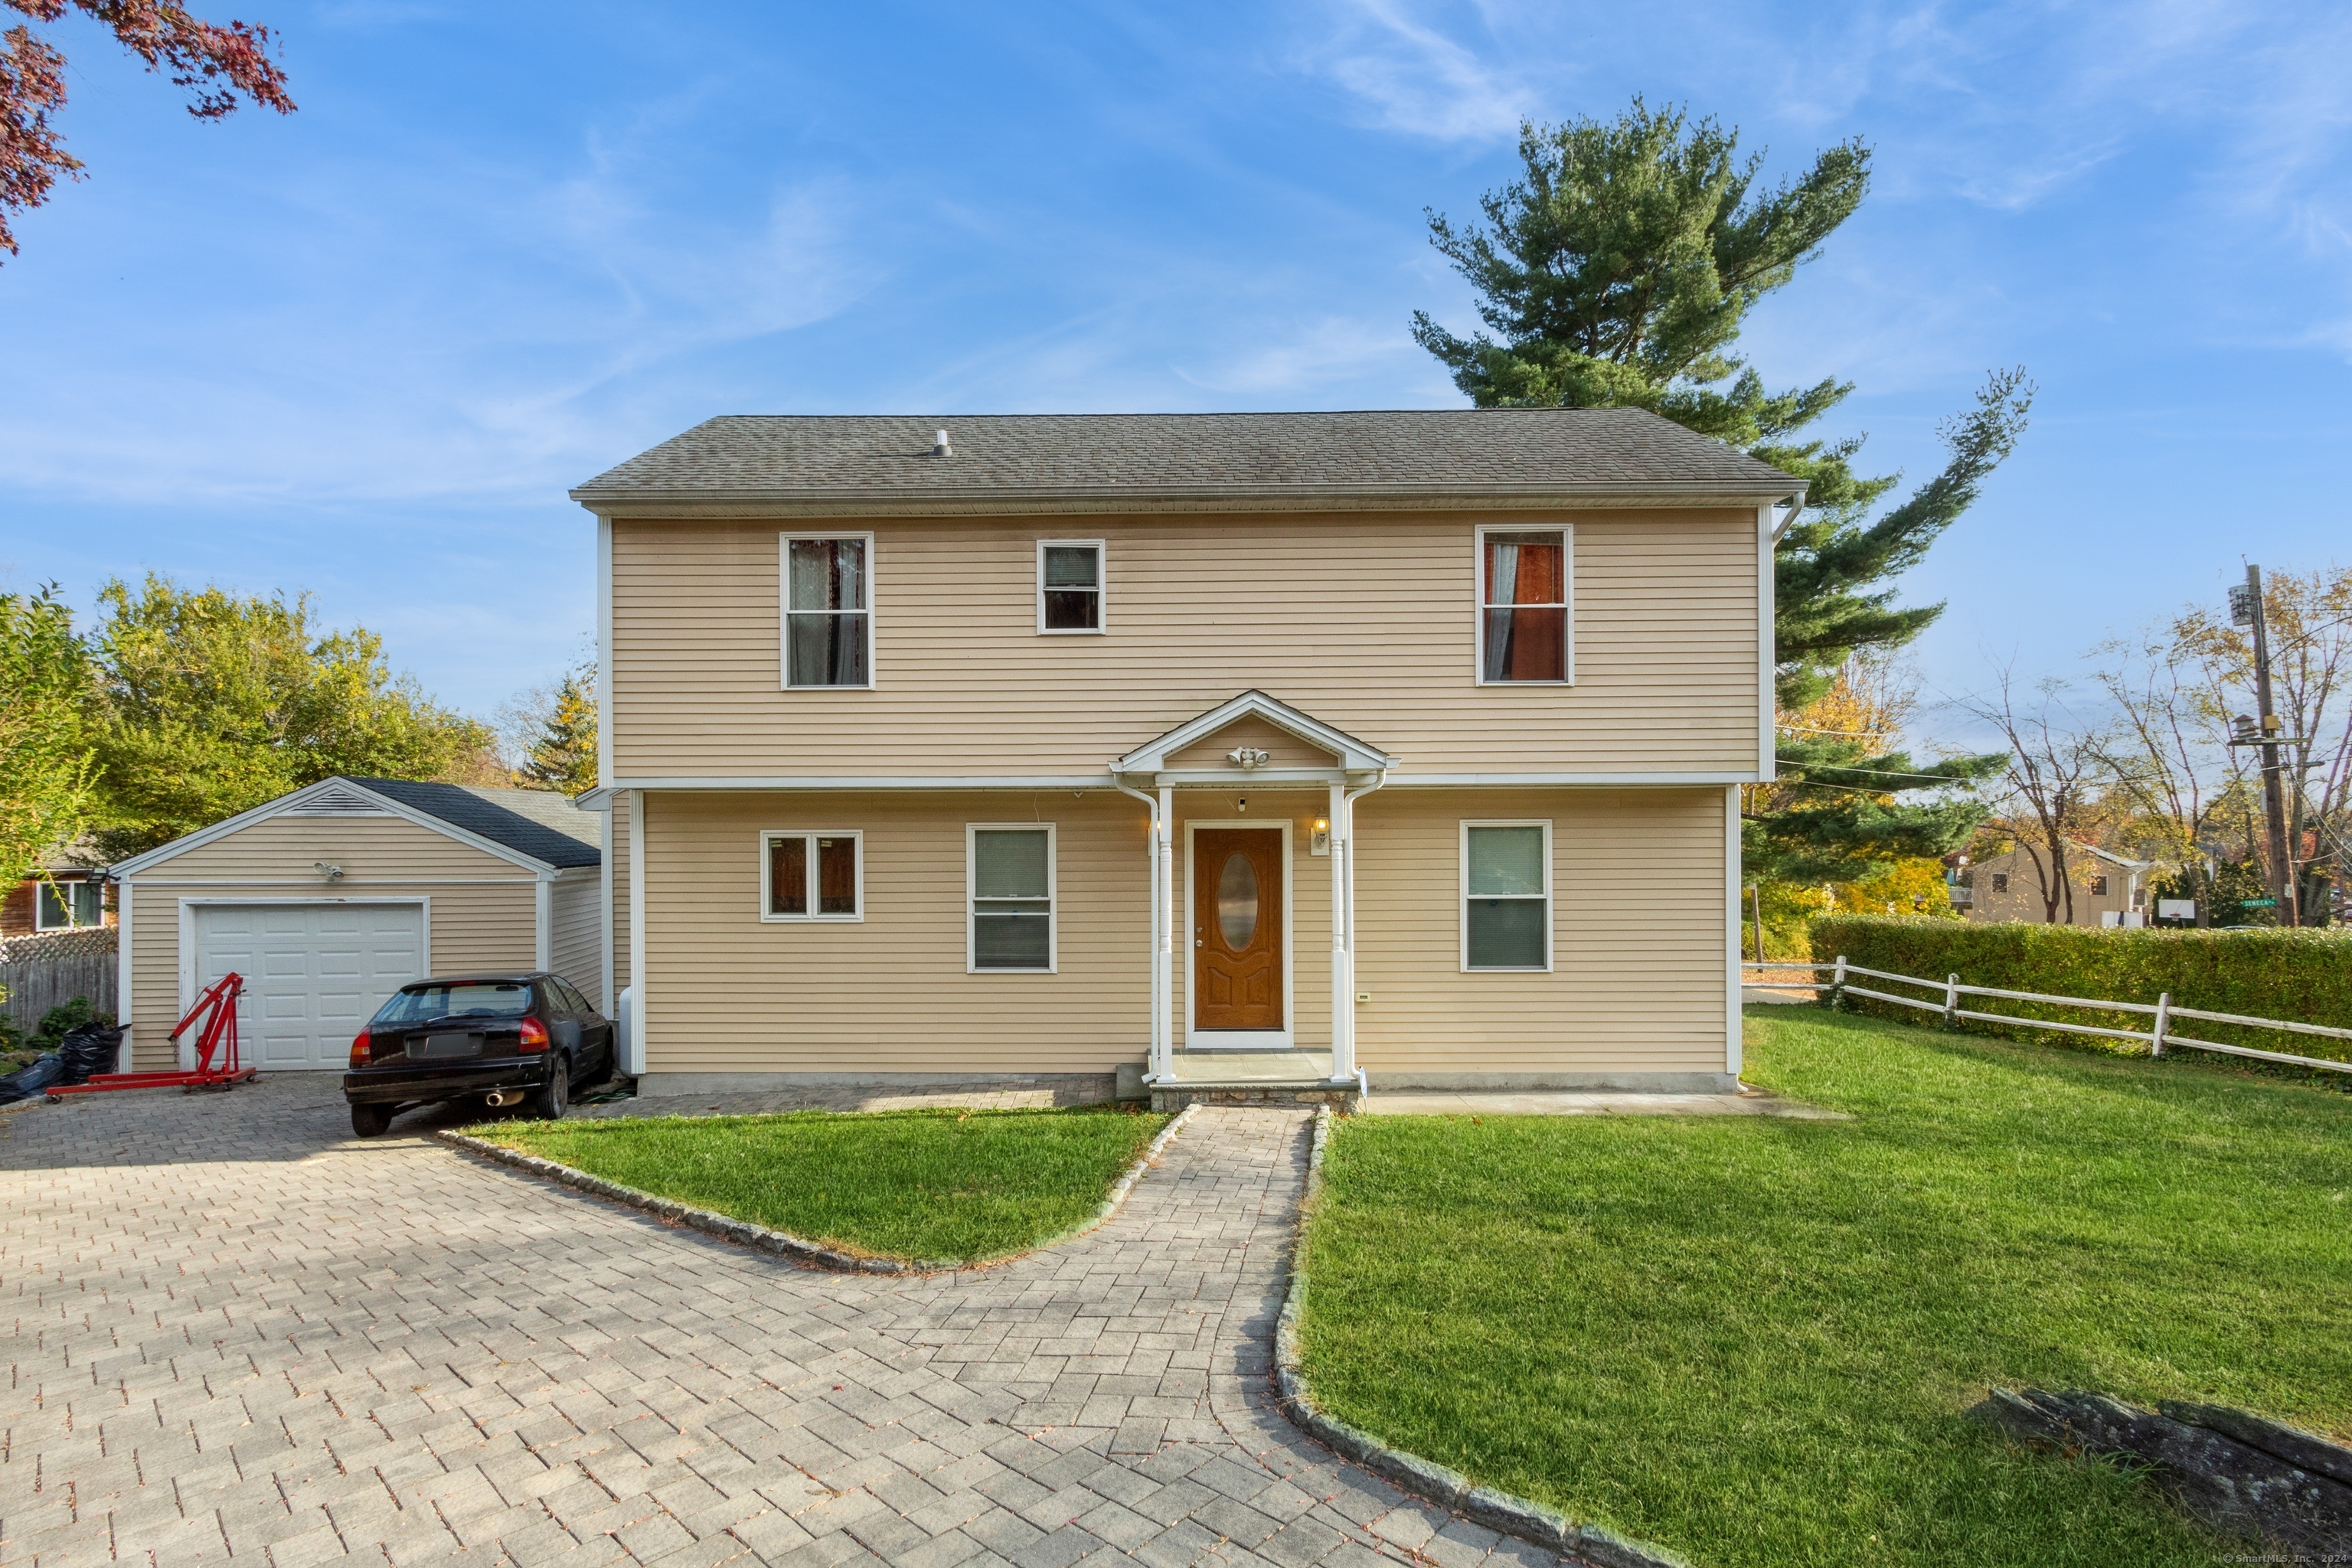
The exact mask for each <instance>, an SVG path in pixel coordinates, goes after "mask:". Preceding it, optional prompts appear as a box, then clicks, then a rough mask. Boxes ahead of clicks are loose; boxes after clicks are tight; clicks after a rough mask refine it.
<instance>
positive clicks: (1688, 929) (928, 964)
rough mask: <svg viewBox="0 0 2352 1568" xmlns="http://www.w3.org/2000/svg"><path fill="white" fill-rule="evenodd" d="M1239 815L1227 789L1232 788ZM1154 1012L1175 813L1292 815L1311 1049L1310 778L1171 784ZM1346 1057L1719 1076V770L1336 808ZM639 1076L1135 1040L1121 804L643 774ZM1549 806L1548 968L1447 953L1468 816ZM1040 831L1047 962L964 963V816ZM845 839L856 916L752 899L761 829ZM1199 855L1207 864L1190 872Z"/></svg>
mask: <svg viewBox="0 0 2352 1568" xmlns="http://www.w3.org/2000/svg"><path fill="white" fill-rule="evenodd" d="M1244 796H1245V797H1246V799H1247V801H1248V809H1247V811H1245V812H1244V811H1241V810H1238V809H1236V806H1237V803H1238V802H1239V801H1240V800H1241V799H1242V798H1244ZM1176 800H1177V805H1178V813H1179V820H1178V822H1177V824H1176V833H1177V837H1176V848H1177V855H1176V868H1177V874H1178V877H1179V882H1178V886H1177V889H1176V917H1177V920H1178V921H1179V922H1180V926H1179V929H1178V932H1177V935H1178V938H1179V940H1178V942H1177V946H1176V954H1177V959H1178V962H1177V963H1176V965H1175V973H1174V984H1173V998H1172V1000H1173V1016H1174V1020H1175V1026H1176V1036H1177V1039H1178V1042H1179V1044H1180V1045H1181V1043H1182V1041H1183V1019H1184V1005H1185V1002H1184V999H1185V992H1186V987H1187V982H1188V980H1189V977H1190V973H1191V960H1190V957H1189V954H1190V953H1191V952H1192V951H1193V950H1192V946H1191V940H1192V933H1191V931H1189V930H1187V929H1185V927H1184V926H1183V925H1182V924H1181V922H1184V921H1186V920H1187V909H1186V901H1185V891H1186V885H1187V882H1188V880H1189V876H1190V871H1189V868H1188V863H1187V857H1186V854H1185V846H1186V842H1187V839H1186V835H1185V827H1186V826H1187V825H1188V824H1192V825H1197V826H1218V827H1226V826H1248V827H1275V826H1279V825H1280V824H1281V823H1283V822H1285V821H1287V822H1288V823H1289V824H1290V826H1291V857H1290V860H1289V864H1288V871H1289V874H1290V878H1291V883H1290V894H1291V910H1290V921H1289V925H1288V928H1287V932H1286V935H1287V939H1288V946H1289V953H1290V959H1291V963H1292V966H1293V968H1292V976H1293V978H1292V990H1291V997H1292V1005H1293V1011H1292V1014H1291V1019H1290V1021H1291V1024H1292V1026H1293V1030H1294V1037H1295V1039H1296V1043H1297V1044H1298V1045H1300V1046H1303V1047H1311V1048H1323V1047H1328V1045H1329V1042H1330V953H1331V925H1330V910H1331V905H1330V885H1331V884H1330V865H1331V863H1330V861H1329V860H1328V858H1318V857H1315V856H1312V855H1310V854H1309V853H1308V849H1309V845H1310V837H1309V835H1310V830H1311V828H1312V826H1313V823H1314V821H1315V819H1316V818H1317V817H1318V816H1322V815H1323V813H1324V811H1325V809H1326V808H1327V805H1328V797H1327V796H1326V795H1323V794H1322V793H1320V792H1313V791H1306V790H1264V791H1256V790H1243V789H1235V790H1233V791H1223V790H1198V791H1182V792H1179V794H1178V795H1177V796H1176ZM1357 810H1358V853H1359V857H1360V860H1359V871H1358V892H1357V920H1358V932H1359V948H1358V958H1357V985H1358V988H1359V989H1360V990H1364V991H1370V993H1372V997H1373V999H1372V1001H1371V1002H1370V1004H1368V1005H1364V1006H1361V1007H1360V1008H1359V1009H1358V1013H1357V1026H1358V1034H1359V1053H1360V1060H1361V1062H1362V1063H1363V1065H1364V1066H1365V1067H1366V1068H1368V1069H1369V1070H1370V1072H1371V1073H1372V1074H1373V1075H1374V1081H1375V1084H1376V1085H1377V1083H1378V1081H1379V1078H1380V1075H1381V1074H1383V1073H1386V1074H1391V1075H1395V1074H1407V1073H1416V1072H1418V1073H1430V1074H1453V1073H1465V1072H1470V1073H1477V1072H1489V1073H1514V1074H1522V1075H1525V1074H1542V1073H1546V1072H1553V1073H1562V1074H1590V1073H1607V1072H1623V1073H1645V1072H1677V1073H1721V1072H1722V1071H1723V1070H1724V1062H1725V1058H1726V1047H1727V1044H1728V1042H1727V1037H1726V1027H1727V971H1726V969H1725V963H1726V953H1725V922H1726V919H1727V914H1726V876H1727V860H1726V841H1725V826H1724V823H1725V818H1724V792H1723V791H1722V790H1721V789H1626V790H1592V789H1564V788H1563V789H1544V790H1510V791H1500V790H1453V789H1447V790H1406V789H1391V790H1386V791H1382V792H1381V793H1379V794H1376V795H1370V796H1369V797H1367V798H1366V799H1365V800H1364V801H1362V802H1361V803H1360V805H1359V806H1358V808H1357ZM646 811H647V821H648V828H647V832H646V895H645V896H646V928H647V931H648V937H647V943H646V955H645V957H646V980H645V984H646V992H645V996H644V1000H643V1007H644V1013H645V1018H646V1040H647V1050H648V1054H647V1059H646V1068H647V1070H648V1071H651V1072H656V1073H667V1072H747V1073H769V1072H824V1073H888V1072H923V1073H955V1072H973V1073H989V1072H996V1073H1009V1072H1101V1071H1105V1070H1108V1068H1111V1067H1112V1066H1114V1065H1116V1064H1117V1063H1118V1062H1121V1061H1140V1060H1141V1059H1142V1058H1143V1056H1144V1053H1145V1050H1146V1047H1147V1045H1148V1041H1149V1038H1150V1029H1149V1012H1150V1000H1149V997H1150V910H1149V902H1150V896H1149V891H1148V889H1149V886H1150V882H1149V877H1150V872H1149V869H1148V866H1147V863H1146V861H1145V858H1144V844H1145V832H1146V829H1145V814H1144V810H1143V807H1142V805H1140V803H1138V802H1136V801H1133V800H1131V799H1129V798H1128V797H1125V796H1122V795H1117V794H1115V793H1113V792H1110V791H1091V790H1090V791H1087V792H1086V793H1085V795H1084V796H1083V798H1073V796H1072V795H1071V794H1070V793H1069V792H1067V791H1036V792H1029V791H1022V792H1009V791H1008V792H990V793H984V794H983V793H979V792H969V793H967V792H942V793H939V794H929V793H922V794H917V793H913V792H908V791H877V792H870V793H866V794H845V793H832V792H825V793H811V794H793V795H783V794H732V793H727V794H719V793H713V794H659V793H656V794H654V795H651V796H650V797H649V798H648V800H647V803H646ZM1465 818H1467V819H1491V818H1543V819H1549V821H1550V822H1551V823H1552V855H1553V867H1554V883H1555V888H1554V903H1553V951H1554V955H1555V968H1554V972H1553V973H1549V974H1534V973H1464V972H1463V971H1462V968H1461V946H1460V930H1461V877H1460V828H1461V824H1462V822H1463V821H1464V820H1465ZM1028 821H1039V822H1051V823H1053V824H1055V826H1056V829H1057V859H1058V877H1057V886H1056V897H1057V900H1058V902H1057V912H1058V913H1059V915H1060V917H1061V928H1060V943H1059V960H1060V973H1056V974H1052V975H1034V974H967V973H965V972H964V921H963V910H964V904H963V900H964V879H963V878H964V864H963V854H964V828H965V825H966V824H968V823H974V822H981V823H1011V822H1028ZM852 828H854V829H857V830H859V831H861V832H863V833H864V835H865V853H866V885H865V889H864V893H865V918H864V920H863V921H860V922H857V923H855V924H849V923H834V924H825V923H805V922H803V923H765V924H763V923H762V922H761V921H760V919H759V899H760V834H761V831H762V830H764V829H784V830H789V829H806V830H813V831H814V830H826V829H852ZM1212 874H1213V870H1212Z"/></svg>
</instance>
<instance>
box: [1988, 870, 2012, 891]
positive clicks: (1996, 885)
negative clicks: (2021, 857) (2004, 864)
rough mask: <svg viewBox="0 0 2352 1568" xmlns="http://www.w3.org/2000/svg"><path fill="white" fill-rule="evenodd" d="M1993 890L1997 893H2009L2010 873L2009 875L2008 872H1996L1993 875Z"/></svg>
mask: <svg viewBox="0 0 2352 1568" xmlns="http://www.w3.org/2000/svg"><path fill="white" fill-rule="evenodd" d="M1992 890H1993V891H1994V892H1996V893H2006V892H2007V891H2009V873H2008V872H2006V871H1995V872H1994V873H1993V874H1992Z"/></svg>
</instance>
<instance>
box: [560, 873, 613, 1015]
mask: <svg viewBox="0 0 2352 1568" xmlns="http://www.w3.org/2000/svg"><path fill="white" fill-rule="evenodd" d="M551 892H552V895H553V900H554V908H553V909H552V910H551V914H552V916H553V926H554V931H553V937H552V940H551V942H549V944H548V963H547V966H548V967H549V968H550V969H552V970H553V971H555V973H558V974H561V975H562V976H563V978H564V979H566V980H569V981H570V982H572V984H573V985H575V986H577V987H579V989H580V991H581V994H583V995H586V996H601V995H603V994H604V914H603V906H604V884H603V881H602V879H599V878H598V876H597V875H596V872H595V870H594V868H590V869H588V870H586V871H574V872H573V873H572V875H571V876H569V877H564V878H559V879H557V880H556V882H555V885H554V887H553V889H551Z"/></svg>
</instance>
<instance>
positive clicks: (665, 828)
mask: <svg viewBox="0 0 2352 1568" xmlns="http://www.w3.org/2000/svg"><path fill="white" fill-rule="evenodd" d="M1026 822H1041V823H1043V822H1050V823H1053V824H1054V825H1055V828H1056V834H1055V858H1056V861H1057V866H1058V875H1057V878H1056V884H1057V893H1056V913H1057V914H1058V916H1059V917H1060V918H1059V928H1060V939H1059V973H1053V974H1035V973H981V974H967V973H965V972H964V954H965V949H964V898H965V881H964V828H965V826H966V825H967V824H969V823H1026ZM768 829H782V830H790V829H806V830H812V831H820V830H849V829H856V830H857V831H860V832H862V833H863V834H864V835H865V871H866V881H865V887H864V889H863V895H864V906H865V918H864V919H863V920H862V921H857V922H855V923H851V922H838V921H834V922H827V921H799V922H763V921H761V919H760V858H761V847H760V835H761V832H762V831H764V830H768ZM1145 843H1146V838H1145V833H1144V812H1143V808H1142V806H1141V805H1140V804H1139V803H1138V802H1136V801H1133V800H1130V799H1129V798H1128V797H1126V796H1124V795H1119V794H1118V793H1116V792H1115V791H1111V790H1107V789H1106V790H1094V791H1088V792H1087V794H1086V795H1085V796H1084V797H1083V798H1073V797H1072V795H1071V794H1070V792H1068V791H1066V790H1056V791H1045V792H1036V793H1031V792H1026V791H1024V792H1019V793H1014V792H991V793H984V794H983V793H979V792H973V793H969V794H967V793H954V794H947V795H932V794H928V793H927V794H922V795H912V794H908V793H906V792H892V793H888V794H869V795H840V794H832V793H818V794H806V795H764V794H762V795H751V794H724V795H719V794H712V795H665V794H659V793H656V794H652V795H649V796H648V797H647V799H646V886H645V895H644V896H645V902H646V952H645V954H644V958H643V963H644V968H643V970H642V971H641V978H642V982H643V987H644V989H643V991H642V992H641V994H640V995H639V998H638V1007H639V1010H640V1015H641V1016H642V1018H643V1020H644V1021H643V1025H642V1027H643V1029H644V1031H645V1040H646V1071H648V1072H652V1073H670V1072H859V1073H887V1072H924V1073H954V1072H974V1073H983V1072H1108V1071H1109V1070H1110V1069H1111V1068H1113V1067H1114V1066H1115V1065H1117V1064H1118V1063H1119V1062H1123V1061H1141V1060H1142V1059H1143V1057H1144V1052H1145V1049H1146V1047H1147V1046H1148V1044H1149V1040H1150V1021H1149V1013H1150V1005H1149V997H1150V974H1151V963H1150V923H1149V922H1150V910H1149V908H1148V903H1149V900H1147V898H1146V897H1145V895H1144V893H1143V891H1142V889H1143V888H1144V887H1145V886H1146V883H1145V880H1144V879H1145V878H1146V877H1147V876H1148V875H1149V872H1148V868H1147V862H1146V861H1145V858H1144V853H1145Z"/></svg>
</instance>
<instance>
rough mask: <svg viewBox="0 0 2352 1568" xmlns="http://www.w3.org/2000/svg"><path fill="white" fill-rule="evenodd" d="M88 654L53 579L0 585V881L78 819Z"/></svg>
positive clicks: (84, 782)
mask: <svg viewBox="0 0 2352 1568" xmlns="http://www.w3.org/2000/svg"><path fill="white" fill-rule="evenodd" d="M90 695H91V683H90V668H89V654H88V653H87V651H86V650H85V649H84V648H83V647H82V644H81V640H80V639H79V637H76V636H75V635H74V629H73V613H72V612H71V611H70V610H68V608H67V607H66V605H65V604H64V602H63V601H61V600H60V599H59V598H58V594H57V588H56V586H55V584H51V585H49V586H47V587H44V588H42V589H41V590H40V591H39V592H38V593H36V594H31V595H18V594H0V889H5V888H14V887H15V886H16V884H17V883H19V882H21V881H23V880H24V879H26V877H28V876H30V875H32V874H33V873H34V872H35V871H36V870H37V869H39V868H41V867H42V866H43V865H45V864H46V863H47V858H48V856H49V855H50V853H51V852H52V851H54V850H56V849H58V847H60V846H63V845H67V844H70V843H72V842H73V841H74V840H75V839H78V838H79V837H81V835H82V833H83V831H84V829H85V828H86V826H88V822H89V806H90V783H91V776H92V773H93V772H94V766H93V763H92V759H91V754H90V746H89V737H88V726H87V722H86V720H87V715H88V710H89V700H90Z"/></svg>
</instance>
